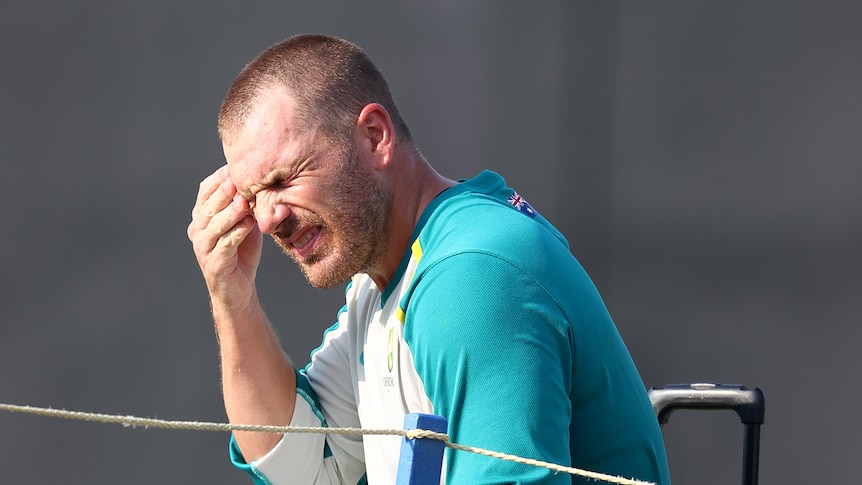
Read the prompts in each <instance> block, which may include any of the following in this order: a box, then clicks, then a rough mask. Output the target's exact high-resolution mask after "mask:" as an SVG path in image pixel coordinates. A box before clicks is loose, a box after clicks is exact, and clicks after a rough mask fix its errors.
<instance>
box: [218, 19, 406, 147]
mask: <svg viewBox="0 0 862 485" xmlns="http://www.w3.org/2000/svg"><path fill="white" fill-rule="evenodd" d="M279 86H281V87H283V88H285V89H286V91H287V93H288V95H290V96H291V97H292V98H293V99H294V101H295V102H296V104H297V111H298V116H300V121H302V122H304V123H305V124H306V127H307V128H308V129H310V130H318V131H319V132H321V133H322V134H324V135H326V136H328V137H330V140H331V141H333V142H336V143H342V142H345V141H346V139H347V137H348V136H349V134H350V132H351V130H352V129H353V127H354V126H355V124H356V120H357V117H358V116H359V113H360V112H361V111H362V108H364V107H365V106H366V105H367V104H369V103H379V104H380V105H382V106H383V107H384V108H386V111H387V112H388V113H389V117H390V118H391V119H392V124H393V126H394V129H395V134H396V139H398V140H400V141H402V142H408V143H409V142H412V141H413V137H412V135H411V134H410V130H409V128H408V127H407V124H406V123H405V121H404V119H403V118H402V117H401V114H400V113H399V111H398V108H397V107H396V106H395V101H394V100H393V99H392V94H391V92H390V90H389V84H388V83H387V82H386V79H385V78H384V77H383V74H382V73H381V72H380V71H379V70H378V69H377V67H376V66H375V65H374V63H373V62H372V61H371V59H370V58H369V57H368V55H366V54H365V52H363V51H362V49H361V48H360V47H359V46H357V45H355V44H353V43H351V42H348V41H346V40H343V39H339V38H337V37H332V36H328V35H320V34H304V35H297V36H293V37H291V38H289V39H286V40H284V41H282V42H279V43H277V44H275V45H273V46H271V47H270V48H268V49H267V50H265V51H263V52H262V53H261V54H260V55H258V56H257V57H256V58H255V59H254V60H253V61H251V62H250V63H249V64H248V65H247V66H245V68H243V70H242V71H240V73H239V75H238V76H237V78H236V79H235V80H234V82H233V84H232V85H231V87H230V89H229V90H228V92H227V94H226V95H225V98H224V101H223V102H222V105H221V108H220V109H219V118H218V132H219V136H220V137H221V139H222V141H224V142H230V138H231V137H232V136H235V135H236V134H237V133H238V132H239V130H241V129H242V128H243V127H244V126H245V123H246V122H247V121H248V117H249V116H250V115H251V113H252V111H253V110H254V108H255V103H257V101H258V100H259V99H260V97H261V96H262V95H263V94H265V93H267V92H269V90H271V89H272V88H276V87H279Z"/></svg>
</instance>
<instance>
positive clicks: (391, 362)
mask: <svg viewBox="0 0 862 485" xmlns="http://www.w3.org/2000/svg"><path fill="white" fill-rule="evenodd" d="M386 366H387V367H389V372H392V369H393V367H395V328H394V327H393V328H390V329H389V355H387V356H386Z"/></svg>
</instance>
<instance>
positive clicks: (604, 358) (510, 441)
mask: <svg viewBox="0 0 862 485" xmlns="http://www.w3.org/2000/svg"><path fill="white" fill-rule="evenodd" d="M411 240H412V241H413V243H412V245H411V248H410V249H409V251H408V252H407V254H405V256H404V258H403V260H402V262H401V265H400V266H399V268H398V270H397V272H396V274H395V275H394V278H393V279H392V283H390V285H389V286H387V287H386V289H385V290H384V291H382V292H381V291H380V290H379V289H378V288H377V287H376V285H375V284H374V282H373V281H372V280H371V279H370V278H369V277H368V276H367V275H364V274H361V275H356V276H355V277H353V279H352V280H351V282H350V283H349V284H348V287H347V290H346V303H345V305H344V307H343V308H342V309H341V311H340V312H339V313H338V318H337V322H336V323H335V324H334V325H333V326H332V327H331V328H329V330H327V331H326V333H325V334H324V338H323V343H322V344H321V346H320V347H319V348H318V349H317V350H315V351H314V352H313V353H312V355H311V361H310V363H309V364H308V365H307V366H306V367H305V368H304V369H302V370H299V371H297V382H298V384H297V400H296V409H295V411H294V415H293V419H292V421H291V423H290V425H291V426H328V427H362V428H366V429H381V428H382V429H401V428H402V427H403V423H404V416H405V415H406V414H408V413H413V412H418V413H426V414H437V415H441V416H443V417H445V418H446V419H447V420H448V426H449V429H448V433H449V435H450V439H451V440H452V441H453V442H455V443H459V444H464V445H470V446H477V447H480V448H486V449H490V450H494V451H500V452H504V453H509V454H514V455H518V456H521V457H527V458H535V459H539V460H543V461H549V462H553V463H557V464H562V465H568V466H574V467H578V468H583V469H587V470H591V471H598V472H602V473H607V474H611V475H618V476H623V477H627V478H637V479H640V480H645V481H653V482H657V483H669V482H670V480H669V478H668V471H667V460H666V457H665V451H664V444H663V441H662V436H661V431H660V429H659V426H658V422H657V420H656V417H655V415H654V413H653V409H652V406H651V405H650V402H649V398H648V396H647V393H646V390H645V387H644V385H643V382H642V381H641V378H640V376H639V374H638V371H637V369H636V367H635V365H634V363H633V361H632V359H631V357H630V355H629V353H628V351H627V349H626V347H625V345H624V343H623V340H622V339H621V337H620V335H619V333H618V331H617V329H616V327H615V326H614V324H613V322H612V320H611V318H610V316H609V314H608V312H607V310H606V308H605V305H604V303H603V302H602V299H601V297H600V296H599V294H598V292H597V290H596V288H595V286H594V285H593V283H592V282H591V280H590V279H589V277H588V276H587V274H586V273H585V271H584V270H583V268H582V267H581V266H580V264H579V263H578V262H577V261H576V260H575V258H574V257H573V256H572V254H571V252H570V250H569V245H568V243H567V241H566V240H565V238H564V237H563V236H562V234H560V232H559V231H557V230H556V229H555V228H554V227H553V226H552V225H551V224H550V223H549V222H548V221H547V220H546V219H545V218H544V217H542V216H541V215H540V214H539V213H537V212H536V210H535V209H534V208H533V207H532V206H531V205H530V204H529V203H527V201H526V200H524V198H523V197H521V195H519V194H518V193H517V192H515V191H514V190H513V189H511V188H508V187H507V186H506V183H505V181H504V180H503V178H502V177H500V176H499V175H498V174H496V173H494V172H491V171H484V172H482V173H481V174H479V175H478V176H477V177H475V178H473V179H470V180H467V181H463V182H461V183H459V184H458V185H456V186H454V187H451V188H449V189H447V190H446V191H444V192H443V193H441V194H440V195H439V196H438V197H437V198H435V199H434V200H433V201H432V203H431V204H430V205H429V206H428V207H427V208H426V209H425V210H424V212H423V214H422V216H421V218H420V220H419V222H418V224H417V226H416V229H415V231H414V233H413V236H412V239H411ZM401 439H402V438H400V437H398V436H370V435H367V436H364V437H357V436H342V435H312V434H286V435H285V436H284V437H283V438H282V440H281V441H280V442H279V443H278V445H276V447H275V448H273V449H272V450H271V451H270V452H269V453H268V454H267V455H266V456H264V457H262V458H261V459H259V460H256V461H254V462H253V463H251V464H246V463H245V462H244V460H243V458H242V455H241V454H240V452H239V450H238V448H237V446H236V443H235V442H234V441H233V440H231V456H232V459H233V462H234V464H235V465H236V466H237V467H239V468H240V469H243V470H245V471H247V472H248V473H249V475H250V476H251V477H252V478H253V479H254V481H255V482H256V483H260V484H273V485H275V484H280V483H286V484H315V485H317V484H321V485H322V484H347V485H354V484H365V483H370V484H372V485H386V484H393V483H395V479H396V471H397V468H398V456H399V451H400V443H401ZM580 480H581V478H579V477H575V478H572V477H571V476H570V475H567V474H562V473H554V472H552V471H549V470H546V469H544V468H537V467H533V466H528V465H522V464H516V463H510V462H507V461H501V460H498V459H495V458H490V457H485V456H480V455H476V454H472V453H468V452H464V451H453V450H450V449H447V450H446V452H445V456H444V463H443V476H442V477H441V483H448V484H450V485H481V484H501V483H516V484H524V485H526V484H543V485H544V484H569V483H580ZM584 483H586V481H585V480H584Z"/></svg>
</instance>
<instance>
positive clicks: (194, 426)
mask: <svg viewBox="0 0 862 485" xmlns="http://www.w3.org/2000/svg"><path fill="white" fill-rule="evenodd" d="M0 411H8V412H12V413H23V414H33V415H37V416H47V417H53V418H61V419H70V420H78V421H87V422H95V423H113V424H122V425H123V426H124V427H127V428H128V427H132V428H137V427H142V428H145V429H146V428H159V429H173V430H189V431H222V432H229V431H252V432H263V433H280V434H284V433H312V434H341V435H354V436H356V435H388V436H402V437H405V438H408V439H416V438H427V439H435V440H439V441H442V442H443V444H444V445H445V446H446V447H447V448H450V449H453V450H460V451H466V452H469V453H475V454H478V455H483V456H489V457H492V458H497V459H500V460H506V461H511V462H515V463H521V464H524V465H532V466H537V467H541V468H547V469H549V470H552V471H555V472H562V473H568V474H570V475H578V476H581V477H585V478H591V479H593V480H601V481H604V482H608V483H615V484H618V485H654V484H652V483H651V482H643V481H640V480H635V479H629V478H623V477H617V476H613V475H606V474H604V473H598V472H592V471H589V470H582V469H580V468H574V467H568V466H563V465H557V464H555V463H549V462H545V461H540V460H534V459H532V458H523V457H520V456H516V455H509V454H506V453H500V452H497V451H491V450H486V449H483V448H477V447H473V446H465V445H460V444H457V443H453V442H451V441H449V435H448V434H445V433H436V432H434V431H428V430H424V429H408V430H404V429H363V428H323V427H297V426H271V425H256V424H229V423H212V422H205V421H171V420H165V419H156V418H142V417H138V416H121V415H114V414H101V413H87V412H82V411H67V410H65V409H52V408H40V407H34V406H19V405H15V404H4V403H0Z"/></svg>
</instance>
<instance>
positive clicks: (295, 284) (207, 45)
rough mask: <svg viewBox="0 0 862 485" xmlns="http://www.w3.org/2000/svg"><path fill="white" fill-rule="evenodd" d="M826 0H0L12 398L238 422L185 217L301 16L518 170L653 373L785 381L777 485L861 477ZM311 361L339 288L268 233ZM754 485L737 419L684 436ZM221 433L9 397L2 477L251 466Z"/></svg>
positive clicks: (225, 475) (439, 128)
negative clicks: (225, 126) (220, 120)
mask: <svg viewBox="0 0 862 485" xmlns="http://www.w3.org/2000/svg"><path fill="white" fill-rule="evenodd" d="M860 5H862V4H860V3H859V2H853V1H821V2H800V1H785V2H736V1H731V2H707V1H655V2H625V3H624V2H615V1H605V2H572V1H565V0H559V1H546V2H535V3H531V2H515V1H473V2H454V1H438V2H424V3H420V2H403V3H401V4H399V5H392V4H390V3H389V2H382V1H370V2H349V1H345V2H337V3H333V2H289V1H284V2H218V1H216V2H205V3H204V2H198V3H197V4H193V3H191V2H188V3H185V2H172V1H165V0H151V1H148V2H112V1H81V2H62V1H56V0H55V1H39V0H36V1H31V2H23V1H19V2H14V1H12V2H10V1H7V2H4V3H3V5H2V7H0V8H2V13H0V66H2V67H0V73H2V77H0V124H2V125H0V157H2V158H0V163H2V165H0V166H2V174H0V180H2V191H0V207H2V213H3V216H4V217H3V220H4V229H3V236H2V239H0V249H2V252H0V274H2V277H0V402H5V403H14V404H28V405H34V406H50V407H56V408H66V409H73V410H81V411H94V412H103V413H117V414H134V415H141V416H147V417H159V418H164V419H181V420H207V421H223V420H224V419H225V418H224V411H223V408H222V404H221V397H220V393H219V374H218V355H217V348H216V342H215V338H214V334H213V330H212V326H211V322H210V320H209V311H208V305H207V299H206V292H205V288H204V285H203V282H202V279H201V278H200V274H199V270H198V268H197V265H196V263H195V260H194V256H193V254H192V251H191V247H190V244H189V243H188V241H187V239H186V235H185V230H186V225H187V224H188V222H189V220H190V210H191V207H192V203H193V201H194V197H195V194H196V191H197V185H198V182H199V181H200V179H202V178H203V177H204V176H206V175H207V174H209V173H210V172H211V171H213V170H214V169H215V168H217V167H218V166H219V165H221V164H222V163H223V158H222V154H221V148H220V144H219V142H218V140H217V137H216V133H215V117H216V112H217V109H218V106H219V103H220V102H221V99H222V96H223V94H224V92H225V91H226V89H227V87H228V86H229V84H230V82H231V81H232V79H233V77H234V76H235V75H236V74H237V72H238V71H239V70H240V69H241V68H242V66H243V65H244V64H245V63H246V62H248V61H249V60H250V59H251V58H252V57H253V56H254V55H256V54H257V53H258V52H260V51H261V50H262V49H264V48H265V47H267V46H268V45H270V44H272V43H274V42H276V41H278V40H281V39H282V38H284V37H287V36H289V35H291V34H295V33H302V32H325V33H331V34H336V35H340V36H343V37H346V38H348V39H350V40H352V41H355V42H357V43H359V44H360V45H362V46H363V47H365V49H366V50H367V51H368V53H369V54H370V55H371V57H372V58H373V59H374V60H375V61H376V62H377V63H378V64H379V66H380V67H381V69H382V70H383V71H384V73H386V75H387V77H388V78H389V81H390V83H391V85H392V88H393V90H394V94H395V97H396V101H397V102H398V104H399V106H400V108H401V111H402V112H403V114H404V115H405V117H406V118H407V120H408V122H409V123H410V125H411V127H412V130H413V132H414V134H415V135H416V138H417V140H418V142H419V145H420V147H421V148H422V150H423V152H424V154H425V155H426V157H427V158H428V159H429V160H430V161H431V162H432V163H433V164H434V165H435V166H436V167H437V168H438V169H439V170H440V171H441V172H443V173H444V174H446V175H447V176H449V177H453V178H465V177H470V176H472V175H474V174H476V173H477V172H479V171H480V170H481V169H483V168H491V169H494V170H496V171H498V172H500V173H501V174H503V175H504V176H506V177H507V179H508V181H509V182H510V184H511V185H512V186H514V187H515V188H517V189H518V190H519V192H520V193H521V194H523V195H524V196H525V197H526V198H527V199H528V200H529V201H530V203H531V204H532V205H533V206H534V207H536V208H537V209H538V210H539V211H541V212H543V213H544V214H545V215H546V216H547V217H548V218H549V219H551V220H552V221H554V222H555V223H556V224H557V226H558V227H559V228H560V229H561V230H562V232H563V233H564V234H566V235H567V237H568V238H569V239H570V241H571V243H572V247H573V252H574V253H575V255H576V256H577V257H578V258H579V259H580V260H581V262H582V263H583V264H584V266H585V267H586V268H587V270H588V271H589V272H590V273H591V275H592V276H593V279H594V280H595V282H596V284H597V286H598V287H599V290H600V291H601V292H602V294H603V296H604V297H605V300H606V303H607V304H608V306H609V308H610V310H611V313H612V314H613V316H614V318H615V320H616V322H617V325H618V327H619V329H620V331H621V333H622V335H623V337H624V338H625V340H626V341H627V343H628V345H629V347H630V350H631V352H632V354H633V355H634V357H635V360H636V361H637V363H638V365H639V368H640V370H641V373H642V376H643V378H644V381H645V384H646V385H647V386H659V385H663V384H666V383H674V382H689V381H717V382H727V383H737V384H745V385H748V386H750V387H754V386H759V387H761V388H763V389H764V391H765V393H766V397H767V415H766V425H765V426H764V429H763V443H762V445H763V446H762V454H761V483H766V484H770V483H837V482H842V483H853V482H855V481H857V480H858V476H859V471H858V470H857V469H856V467H855V465H856V459H857V458H858V456H859V454H860V451H862V447H860V445H859V439H858V438H859V432H860V424H862V419H860V417H859V415H858V409H860V406H859V404H858V401H859V398H860V395H862V393H860V387H859V386H858V385H856V384H853V383H854V382H855V381H856V377H853V376H854V375H855V374H854V372H858V371H859V369H860V363H862V359H860V357H859V344H860V342H862V339H860V334H862V330H860V325H859V324H860V323H862V322H860V315H862V298H860V293H861V292H860V290H862V258H860V256H859V250H860V248H862V226H860V220H862V190H860V189H859V185H860V179H862V165H860V159H862V136H860V128H862V96H860V86H862V50H860V49H862V28H860V26H862V6H860ZM263 264H264V267H263V269H262V270H261V274H260V282H259V287H260V289H261V292H262V294H263V299H264V303H265V306H266V307H267V309H268V312H269V313H270V316H271V318H272V319H273V320H274V321H276V322H278V323H277V327H278V331H279V333H280V335H281V338H282V341H283V343H284V345H285V346H286V347H287V349H288V351H289V352H290V354H291V355H292V356H293V357H294V359H295V360H297V361H300V362H305V361H306V359H307V356H308V353H309V351H310V350H311V349H313V348H314V347H316V346H317V344H318V342H319V339H320V335H321V333H322V331H323V329H325V328H326V327H328V326H329V325H330V324H331V323H332V322H333V319H334V317H335V312H336V310H337V309H338V308H339V307H340V305H341V300H342V291H341V290H340V289H336V290H331V291H320V290H315V289H312V288H310V287H308V286H307V285H306V284H305V281H304V279H303V278H302V276H301V275H300V274H299V272H298V271H297V270H296V269H295V268H294V267H293V264H292V263H291V262H290V261H289V260H288V259H287V258H284V257H281V256H280V255H279V254H278V251H277V250H276V249H275V248H274V247H272V245H269V244H268V245H267V248H266V251H265V254H264V262H263ZM665 431H666V438H667V444H668V450H669V455H670V463H671V471H672V475H673V478H674V480H675V483H678V484H693V483H699V484H719V483H736V482H738V480H739V475H740V458H741V453H742V452H741V448H742V446H741V441H742V438H741V436H742V428H741V425H740V424H739V420H738V419H737V418H736V416H735V415H733V414H732V413H730V412H707V413H694V412H679V413H677V414H675V415H674V419H672V420H671V423H670V424H669V425H668V427H667V428H666V429H665ZM226 449H227V436H226V435H224V434H221V433H214V432H190V431H164V430H153V429H127V428H124V427H122V426H118V425H110V424H89V423H81V422H70V421H64V420H57V419H53V418H42V417H33V416H25V415H17V414H10V413H0V484H13V483H14V484H21V483H70V484H91V483H93V484H103V483H123V484H151V483H200V484H233V483H249V482H248V481H247V480H246V479H245V477H244V476H243V475H242V474H241V473H239V472H237V471H235V470H233V468H232V467H231V466H230V465H229V464H228V461H227V455H226Z"/></svg>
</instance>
